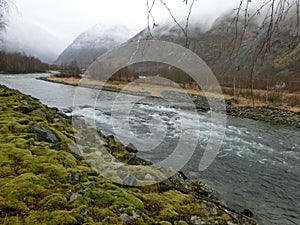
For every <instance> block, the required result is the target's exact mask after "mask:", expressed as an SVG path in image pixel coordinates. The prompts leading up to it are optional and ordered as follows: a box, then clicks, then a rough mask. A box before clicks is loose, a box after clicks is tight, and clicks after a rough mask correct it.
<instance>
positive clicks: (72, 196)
mask: <svg viewBox="0 0 300 225" xmlns="http://www.w3.org/2000/svg"><path fill="white" fill-rule="evenodd" d="M80 197H82V195H81V194H78V193H73V194H72V195H71V197H70V200H69V201H68V204H71V203H73V202H74V201H76V199H78V198H80Z"/></svg>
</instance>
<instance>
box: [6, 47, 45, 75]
mask: <svg viewBox="0 0 300 225" xmlns="http://www.w3.org/2000/svg"><path fill="white" fill-rule="evenodd" d="M46 70H48V64H46V63H43V62H41V61H40V60H39V59H37V58H35V57H32V56H26V55H24V54H21V53H6V52H3V51H0V72H2V73H39V72H45V71H46Z"/></svg>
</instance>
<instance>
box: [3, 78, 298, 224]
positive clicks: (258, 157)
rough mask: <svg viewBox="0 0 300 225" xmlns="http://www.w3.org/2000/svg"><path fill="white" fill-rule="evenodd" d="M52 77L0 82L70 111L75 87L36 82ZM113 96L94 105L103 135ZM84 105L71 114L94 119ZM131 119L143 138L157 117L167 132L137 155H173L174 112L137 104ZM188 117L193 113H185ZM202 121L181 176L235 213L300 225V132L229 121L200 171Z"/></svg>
mask: <svg viewBox="0 0 300 225" xmlns="http://www.w3.org/2000/svg"><path fill="white" fill-rule="evenodd" d="M48 75H49V74H22V75H0V83H1V84H4V85H6V86H7V87H9V88H13V89H17V90H19V91H21V92H22V93H24V94H28V95H31V96H33V97H35V98H38V99H40V101H41V102H42V103H44V104H46V105H48V106H50V107H57V108H59V109H68V108H72V106H73V98H74V94H75V91H76V87H73V86H68V85H63V84H56V83H50V82H46V81H42V80H37V79H36V78H37V77H44V76H48ZM97 94H98V91H96V90H93V89H86V95H85V96H81V98H83V100H82V102H85V101H84V100H85V99H84V98H86V102H89V101H90V98H93V97H95V96H97ZM115 98H116V93H114V92H103V93H102V94H101V98H100V99H98V101H97V103H96V105H95V107H96V110H95V114H96V121H97V125H98V127H99V129H100V130H101V131H103V132H104V133H105V134H111V133H112V125H111V120H110V116H111V115H110V110H111V102H112V101H114V99H115ZM150 103H151V102H150ZM114 104H117V107H119V112H120V116H122V115H125V113H126V112H123V111H122V103H118V102H114ZM118 104H119V105H118ZM82 106H84V107H82V108H80V109H78V110H75V111H73V114H76V115H81V116H84V117H85V118H87V119H92V118H93V115H94V114H93V109H92V107H91V106H87V105H82ZM130 116H131V117H132V120H131V128H132V132H133V133H135V134H137V135H140V136H139V137H140V138H143V134H146V133H147V132H149V130H147V121H149V120H150V119H152V118H153V117H155V118H159V119H160V120H161V123H162V124H164V125H165V126H166V127H167V128H168V132H167V135H166V138H165V140H164V142H163V143H162V144H161V145H159V147H158V148H157V149H155V151H151V152H141V153H139V154H140V156H141V157H143V158H147V159H149V160H152V161H154V162H156V161H159V160H161V159H162V158H163V157H166V156H167V155H168V154H169V153H170V152H169V151H172V146H173V147H174V146H175V145H176V140H177V139H176V137H177V135H178V133H179V132H180V125H178V124H179V123H178V120H180V118H178V114H177V113H176V112H175V111H174V109H173V108H168V107H166V106H160V105H158V104H157V103H156V102H153V104H137V105H136V107H135V109H134V110H133V111H132V112H131V113H130ZM185 116H186V117H187V118H188V117H189V116H193V115H191V113H189V112H186V115H185ZM199 120H200V123H201V135H202V136H203V137H202V138H201V139H200V140H201V141H199V143H198V146H197V149H196V151H195V153H194V155H193V157H192V159H191V160H190V161H189V163H187V165H186V166H185V167H184V168H183V172H184V173H185V174H186V175H187V176H188V177H189V178H191V179H200V180H202V181H204V182H205V183H207V184H208V185H210V186H211V187H212V188H213V189H214V190H215V192H216V193H217V195H218V196H220V198H222V199H224V200H225V201H226V202H227V204H228V205H229V206H230V207H232V208H234V209H236V210H237V211H239V210H243V209H250V210H251V211H252V212H253V213H254V214H255V216H256V217H255V218H256V219H257V220H258V221H259V222H260V223H261V224H281V225H289V224H300V132H299V131H300V130H299V129H297V128H293V127H287V126H282V125H271V124H268V123H264V122H259V121H252V120H246V119H240V118H232V117H229V118H227V130H226V138H225V140H224V142H223V145H222V148H221V150H220V153H219V154H218V156H217V158H216V159H215V161H214V162H213V163H212V164H211V166H210V167H209V168H208V169H207V170H205V171H204V172H199V171H198V164H199V158H201V154H202V153H203V152H202V150H201V149H203V146H205V144H206V141H207V137H208V133H209V128H210V127H211V126H213V124H211V122H210V119H209V118H208V116H207V114H205V113H201V114H200V116H199ZM191 126H192V125H191ZM116 127H117V129H120V130H122V129H125V128H124V127H123V124H116V125H115V124H114V128H116ZM158 129H159V127H158ZM191 129H193V127H192V128H191ZM194 129H196V128H194ZM197 129H198V130H197V132H199V128H197ZM169 149H170V150H169Z"/></svg>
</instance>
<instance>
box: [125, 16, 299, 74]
mask: <svg viewBox="0 0 300 225" xmlns="http://www.w3.org/2000/svg"><path fill="white" fill-rule="evenodd" d="M231 22H232V18H230V16H228V15H226V16H225V17H222V18H219V19H217V20H216V21H215V23H214V24H213V26H212V28H211V29H210V30H208V31H203V30H201V27H199V26H197V25H191V26H190V30H189V37H188V40H189V42H188V43H189V49H191V50H192V51H193V52H195V53H196V54H198V55H199V56H200V57H201V58H202V59H203V60H204V61H205V62H206V63H207V64H208V65H209V66H210V68H211V69H212V70H213V72H214V73H215V74H216V75H217V76H218V75H224V74H231V75H232V74H233V73H242V74H246V75H247V74H250V72H251V69H252V65H253V63H254V62H255V64H256V66H255V73H256V75H259V74H264V75H268V74H281V73H283V71H284V73H285V74H287V75H295V74H297V71H299V66H297V65H299V64H300V63H299V60H300V54H299V53H300V50H299V49H300V48H299V47H300V42H299V37H295V35H294V34H293V32H292V27H293V26H292V25H291V24H292V23H293V21H286V22H285V23H284V24H282V25H281V29H279V30H278V31H277V32H276V33H275V34H274V37H273V40H272V42H271V43H270V47H271V48H270V49H269V50H268V51H267V54H266V55H265V57H264V58H263V57H257V55H256V54H257V52H258V51H259V50H260V48H261V47H260V46H262V43H263V41H264V33H263V32H264V30H262V33H261V34H259V35H257V31H258V30H259V26H258V25H257V24H256V23H254V22H253V23H251V24H249V25H248V27H247V29H246V30H245V33H244V34H243V28H244V27H243V23H242V20H241V22H239V23H238V25H237V33H236V27H235V25H232V26H230V24H231ZM242 35H243V39H242V41H241V36H242ZM153 38H154V39H157V40H163V41H171V42H174V43H177V44H180V45H182V46H185V45H186V38H185V36H184V35H183V32H182V31H181V30H180V29H179V27H178V26H177V25H174V24H172V25H162V26H158V27H156V28H154V29H153V30H152V31H151V34H150V33H149V30H148V29H144V30H143V31H141V32H140V33H139V34H137V35H136V36H134V37H133V38H131V39H130V40H129V41H128V42H132V41H138V40H148V39H153ZM255 60H257V61H255Z"/></svg>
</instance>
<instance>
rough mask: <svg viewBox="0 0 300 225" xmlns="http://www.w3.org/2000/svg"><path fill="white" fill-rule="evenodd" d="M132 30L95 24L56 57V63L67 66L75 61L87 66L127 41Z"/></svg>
mask: <svg viewBox="0 0 300 225" xmlns="http://www.w3.org/2000/svg"><path fill="white" fill-rule="evenodd" d="M131 35H133V32H132V30H130V29H129V28H127V27H124V26H121V25H120V26H108V25H103V24H97V25H95V26H94V27H92V28H90V29H89V30H87V31H85V32H83V33H82V34H80V35H79V36H78V37H77V38H76V39H75V40H74V42H73V43H72V44H70V45H69V46H68V47H67V48H66V49H65V50H64V51H63V52H62V53H61V54H60V55H59V57H58V59H57V60H56V63H61V64H67V63H70V62H72V61H77V62H78V65H80V66H88V65H89V64H90V63H92V62H93V61H94V60H95V59H96V58H98V57H99V56H100V55H102V54H103V53H105V52H106V51H108V50H109V49H112V48H114V47H116V46H118V45H119V44H121V43H123V42H125V41H126V40H128V38H130V37H131Z"/></svg>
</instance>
